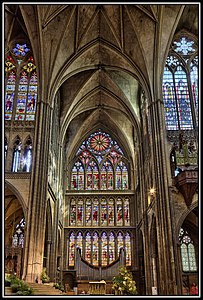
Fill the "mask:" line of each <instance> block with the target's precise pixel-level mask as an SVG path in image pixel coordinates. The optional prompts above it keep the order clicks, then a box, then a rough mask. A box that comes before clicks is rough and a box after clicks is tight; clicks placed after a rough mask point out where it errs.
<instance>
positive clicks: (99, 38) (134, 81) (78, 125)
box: [5, 3, 199, 151]
mask: <svg viewBox="0 0 203 300" xmlns="http://www.w3.org/2000/svg"><path fill="white" fill-rule="evenodd" d="M198 9H199V8H198V5H179V4H178V5H177V4H176V5H174V4H173V3H172V4H166V5H155V4H127V5H124V4H122V5H120V4H113V5H109V4H107V5H105V4H103V5H101V4H80V5H77V4H71V5H69V4H64V3H62V4H53V5H52V4H46V5H45V4H38V5H36V4H32V5H30V4H26V5H23V4H21V5H15V4H12V5H8V4H7V5H5V47H6V49H9V47H12V46H13V43H15V42H16V39H17V38H18V39H19V41H20V40H22V41H30V44H31V47H32V49H33V53H34V57H35V61H36V64H37V66H38V74H39V79H40V87H39V90H40V95H41V97H42V98H43V100H44V101H49V102H50V103H51V104H52V105H53V101H54V99H55V94H56V92H57V91H58V90H59V91H60V98H61V103H60V122H61V139H62V141H63V140H64V138H65V137H67V136H66V133H67V129H68V130H69V135H68V140H69V143H70V145H71V144H72V145H73V144H76V143H77V136H79V135H77V134H75V133H78V132H79V133H80V136H84V135H85V134H86V133H87V130H90V129H91V128H94V127H96V126H98V124H101V125H102V126H103V127H106V128H108V129H109V130H111V131H112V132H114V134H115V135H116V136H121V137H122V140H123V142H124V143H126V144H127V145H128V147H129V149H131V151H133V149H134V147H135V140H136V135H137V133H138V132H139V130H140V109H139V107H140V101H139V99H140V92H141V90H142V89H143V90H144V91H145V94H146V96H147V98H148V100H149V101H153V99H154V96H155V95H156V97H157V96H158V97H161V90H160V86H161V84H160V83H161V74H162V70H163V66H164V62H165V59H166V56H167V52H168V49H169V46H170V43H171V40H172V38H173V35H174V34H175V33H176V31H178V30H182V29H184V30H189V31H190V32H191V33H193V34H195V35H198ZM157 57H158V58H159V60H157ZM157 61H159V63H157ZM154 74H160V77H157V76H155V75H154ZM87 128H88V129H87ZM138 135H139V134H138ZM73 141H74V142H73Z"/></svg>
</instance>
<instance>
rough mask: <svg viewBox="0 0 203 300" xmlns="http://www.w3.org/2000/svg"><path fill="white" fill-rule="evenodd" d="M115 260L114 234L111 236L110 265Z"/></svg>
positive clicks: (111, 233)
mask: <svg viewBox="0 0 203 300" xmlns="http://www.w3.org/2000/svg"><path fill="white" fill-rule="evenodd" d="M114 260H115V236H114V233H113V232H110V235H109V264H111V263H112V262H113V261H114Z"/></svg>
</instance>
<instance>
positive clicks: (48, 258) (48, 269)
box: [46, 240, 51, 274]
mask: <svg viewBox="0 0 203 300" xmlns="http://www.w3.org/2000/svg"><path fill="white" fill-rule="evenodd" d="M46 244H47V261H46V270H47V274H50V248H51V241H50V240H47V241H46Z"/></svg>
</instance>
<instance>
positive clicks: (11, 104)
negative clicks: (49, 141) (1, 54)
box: [5, 44, 38, 121]
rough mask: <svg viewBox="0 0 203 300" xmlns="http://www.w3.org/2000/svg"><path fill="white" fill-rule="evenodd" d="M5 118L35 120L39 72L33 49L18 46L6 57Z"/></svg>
mask: <svg viewBox="0 0 203 300" xmlns="http://www.w3.org/2000/svg"><path fill="white" fill-rule="evenodd" d="M5 73H6V79H5V120H6V121H11V120H12V119H13V120H19V121H24V120H25V121H34V120H35V111H36V102H37V85H38V79H37V73H36V65H35V62H34V58H33V57H32V54H31V50H30V49H29V47H28V46H27V45H26V44H23V45H20V44H16V46H15V47H14V48H13V49H12V50H11V51H10V53H9V55H8V56H7V57H6V59H5Z"/></svg>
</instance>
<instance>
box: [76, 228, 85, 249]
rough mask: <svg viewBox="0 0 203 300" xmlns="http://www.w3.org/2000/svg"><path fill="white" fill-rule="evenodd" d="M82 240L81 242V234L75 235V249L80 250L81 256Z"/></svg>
mask: <svg viewBox="0 0 203 300" xmlns="http://www.w3.org/2000/svg"><path fill="white" fill-rule="evenodd" d="M82 240H83V237H82V233H81V232H79V233H78V235H77V241H76V245H77V248H80V250H81V254H82V253H83V243H82Z"/></svg>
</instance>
